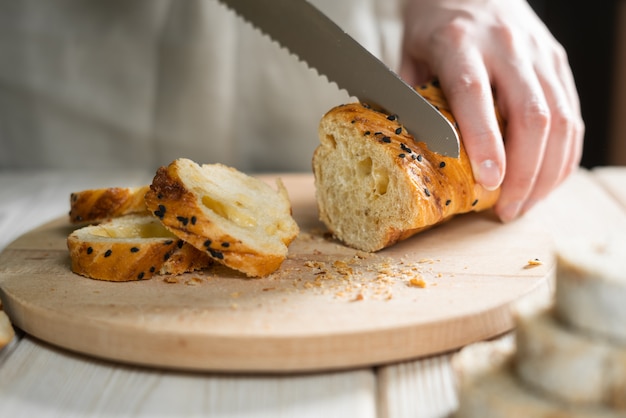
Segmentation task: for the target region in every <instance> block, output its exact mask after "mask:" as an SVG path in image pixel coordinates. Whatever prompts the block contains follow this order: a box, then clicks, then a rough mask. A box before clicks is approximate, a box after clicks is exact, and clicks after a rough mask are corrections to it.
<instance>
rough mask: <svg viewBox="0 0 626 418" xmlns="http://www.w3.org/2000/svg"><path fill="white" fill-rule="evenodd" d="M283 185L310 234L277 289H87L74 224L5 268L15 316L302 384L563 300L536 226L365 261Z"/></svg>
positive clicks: (234, 285)
mask: <svg viewBox="0 0 626 418" xmlns="http://www.w3.org/2000/svg"><path fill="white" fill-rule="evenodd" d="M282 179H283V181H284V183H285V185H286V187H287V189H288V190H289V193H290V197H291V200H292V203H293V212H294V217H295V218H296V220H297V221H298V224H299V225H300V228H301V234H300V236H299V237H298V238H297V239H296V240H295V241H294V242H293V243H292V245H291V247H290V255H289V257H288V259H287V260H286V261H285V262H284V263H283V265H282V267H281V268H280V270H279V271H277V272H276V273H274V274H272V275H271V276H269V277H266V278H262V279H248V278H246V277H244V276H243V275H241V274H239V273H237V272H233V271H231V270H229V269H227V268H225V267H221V266H220V267H212V268H210V269H209V270H206V271H201V272H196V273H193V274H185V275H182V276H178V277H171V276H167V277H165V276H161V277H159V276H157V277H154V278H152V279H150V280H146V281H140V282H126V283H113V282H102V281H97V280H91V279H87V278H85V277H81V276H78V275H75V274H73V273H72V272H71V271H70V268H69V265H70V261H69V255H68V251H67V248H66V243H65V240H66V237H67V235H68V234H69V233H70V232H71V230H72V227H71V226H70V225H69V223H68V221H67V219H66V218H65V217H64V218H62V219H58V220H56V221H53V222H51V223H49V224H46V225H44V226H42V227H39V228H37V229H35V230H33V231H31V232H29V233H27V234H25V235H23V236H22V237H20V238H18V239H17V240H16V241H14V242H13V243H12V244H10V245H9V246H8V247H7V248H6V249H5V250H4V251H3V252H2V254H0V297H1V298H2V302H3V304H4V308H5V310H6V311H7V313H8V314H9V316H10V318H11V320H12V321H13V323H14V324H15V325H16V326H18V327H19V328H21V329H23V330H24V331H26V332H27V333H29V334H32V335H33V336H35V337H37V338H40V339H42V340H44V341H47V342H49V343H52V344H54V345H57V346H60V347H64V348H67V349H69V350H72V351H76V352H80V353H84V354H88V355H92V356H96V357H100V358H105V359H110V360H115V361H121V362H127V363H132V364H140V365H148V366H158V367H166V368H178V369H190V370H215V371H231V372H233V371H236V372H292V371H311V370H329V369H339V368H351V367H359V366H371V365H377V364H384V363H389V362H395V361H400V360H406V359H411V358H415V357H419V356H424V355H428V354H434V353H440V352H444V351H448V350H454V349H457V348H460V347H462V346H464V345H466V344H469V343H472V342H476V341H480V340H483V339H487V338H490V337H494V336H496V335H499V334H502V333H504V332H507V331H509V330H511V329H512V327H513V326H514V322H513V317H512V314H511V307H512V305H513V304H515V303H517V302H520V301H530V300H534V299H537V300H547V298H549V297H550V296H551V292H552V280H553V276H554V270H555V268H554V267H555V261H554V258H553V255H552V246H551V241H550V239H549V237H548V236H547V234H545V233H544V232H542V231H541V229H540V228H539V225H536V224H535V223H534V222H533V220H532V219H529V218H525V219H520V220H519V221H517V222H513V223H510V224H501V223H500V222H498V221H497V220H495V218H494V217H493V215H492V214H490V213H481V214H468V215H463V216H459V217H457V218H455V219H453V220H451V221H449V222H448V223H446V224H444V225H441V226H439V227H437V228H434V229H432V230H430V231H427V232H424V233H422V234H419V235H417V236H415V237H413V238H411V239H409V240H407V241H404V242H402V243H400V244H397V245H395V246H394V247H392V248H389V249H386V250H383V251H381V252H378V253H375V254H365V253H362V252H359V251H355V250H352V249H350V248H347V247H345V246H343V245H341V244H340V243H339V242H337V241H334V240H333V239H332V238H331V237H329V236H327V234H326V233H325V228H324V226H323V225H322V224H321V223H319V221H318V220H317V208H316V204H315V197H314V185H313V178H312V176H310V175H286V176H283V177H282ZM266 180H268V181H270V179H269V178H266ZM535 259H538V260H540V262H538V263H535V262H532V263H531V262H529V261H531V260H535Z"/></svg>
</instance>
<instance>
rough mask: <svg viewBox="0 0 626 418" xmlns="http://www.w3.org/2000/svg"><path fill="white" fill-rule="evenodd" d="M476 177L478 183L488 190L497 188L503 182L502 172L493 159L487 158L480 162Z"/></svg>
mask: <svg viewBox="0 0 626 418" xmlns="http://www.w3.org/2000/svg"><path fill="white" fill-rule="evenodd" d="M474 177H475V178H476V181H477V182H478V184H480V185H481V186H483V187H484V188H485V189H487V190H495V189H497V188H498V187H499V186H500V183H501V182H502V173H501V172H500V169H499V168H498V165H497V164H496V163H495V161H493V160H485V161H483V162H482V163H480V164H479V166H478V168H477V170H476V172H475V173H474Z"/></svg>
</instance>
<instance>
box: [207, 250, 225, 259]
mask: <svg viewBox="0 0 626 418" xmlns="http://www.w3.org/2000/svg"><path fill="white" fill-rule="evenodd" d="M208 251H209V253H211V257H214V258H217V259H219V260H223V259H224V254H222V252H221V251H217V250H214V249H211V248H209V250H208Z"/></svg>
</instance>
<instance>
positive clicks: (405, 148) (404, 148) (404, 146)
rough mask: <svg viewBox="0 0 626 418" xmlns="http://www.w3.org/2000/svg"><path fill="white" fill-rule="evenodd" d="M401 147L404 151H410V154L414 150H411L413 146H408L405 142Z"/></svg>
mask: <svg viewBox="0 0 626 418" xmlns="http://www.w3.org/2000/svg"><path fill="white" fill-rule="evenodd" d="M400 148H402V151H406V152H408V153H409V154H411V153H412V152H413V150H411V148H409V147H407V146H406V145H404V144H400Z"/></svg>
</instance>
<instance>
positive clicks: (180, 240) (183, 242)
mask: <svg viewBox="0 0 626 418" xmlns="http://www.w3.org/2000/svg"><path fill="white" fill-rule="evenodd" d="M184 244H185V241H183V240H182V239H179V240H178V242H177V243H176V245H177V246H178V248H183V245H184Z"/></svg>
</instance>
